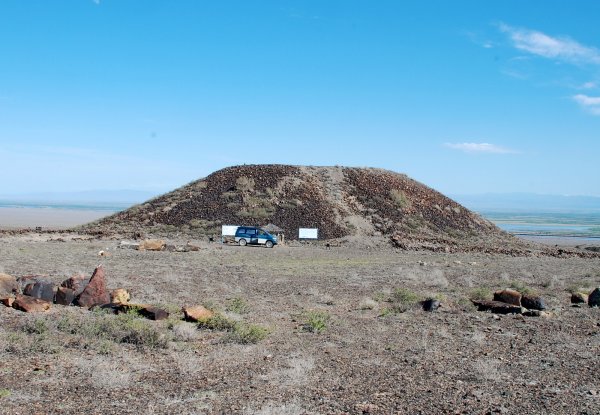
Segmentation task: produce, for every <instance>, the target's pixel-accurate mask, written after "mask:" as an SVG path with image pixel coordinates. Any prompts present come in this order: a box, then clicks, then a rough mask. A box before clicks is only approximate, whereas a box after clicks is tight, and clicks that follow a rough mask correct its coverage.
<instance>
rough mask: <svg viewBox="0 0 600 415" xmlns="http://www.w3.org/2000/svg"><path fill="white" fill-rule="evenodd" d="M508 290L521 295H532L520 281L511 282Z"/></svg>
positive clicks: (529, 289)
mask: <svg viewBox="0 0 600 415" xmlns="http://www.w3.org/2000/svg"><path fill="white" fill-rule="evenodd" d="M509 288H512V289H513V290H515V291H518V292H520V293H521V294H533V290H532V289H531V288H529V287H528V286H527V285H525V283H524V282H522V281H511V283H510V284H509Z"/></svg>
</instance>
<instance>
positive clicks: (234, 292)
mask: <svg viewBox="0 0 600 415" xmlns="http://www.w3.org/2000/svg"><path fill="white" fill-rule="evenodd" d="M117 243H118V241H102V240H91V241H67V242H56V241H52V242H48V241H45V240H35V238H33V237H31V236H28V235H22V236H5V237H3V238H1V239H0V271H1V272H5V273H8V274H11V275H14V276H21V275H26V274H48V275H49V278H50V279H51V280H53V281H54V282H56V283H59V282H61V281H62V280H63V279H65V278H66V277H68V276H70V275H72V274H75V273H78V272H84V273H86V274H88V275H89V274H91V272H92V271H93V269H94V267H95V266H97V265H98V264H99V263H103V264H104V267H105V269H106V273H107V277H108V283H109V286H110V287H111V288H117V287H123V288H126V289H128V290H129V291H130V292H131V294H132V297H133V298H132V300H133V301H135V302H140V303H152V304H157V305H163V306H164V307H166V308H168V309H170V310H171V311H175V310H177V309H178V308H179V307H181V306H182V305H186V304H199V303H204V304H210V305H212V306H213V307H215V308H216V309H220V310H226V308H227V307H228V304H231V301H232V299H234V298H237V299H238V300H241V301H243V303H244V304H245V305H246V306H247V307H246V309H247V310H244V311H247V312H245V313H234V312H228V313H226V314H227V315H228V316H229V317H231V318H233V319H241V320H244V321H245V322H248V323H252V324H259V325H261V326H264V327H267V328H268V329H269V330H270V333H269V335H268V336H267V337H266V339H264V340H262V341H261V342H259V343H258V344H250V345H244V344H237V343H224V342H222V341H220V339H222V337H223V336H224V334H223V333H221V332H218V331H215V332H213V331H205V330H197V329H196V328H195V327H193V326H192V327H191V329H190V325H189V323H184V325H180V324H174V323H173V322H171V324H170V325H169V323H168V322H164V321H163V322H148V324H151V325H153V326H154V328H156V329H157V330H158V331H159V332H160V333H162V334H163V335H164V336H166V338H168V339H169V341H168V342H167V343H166V347H165V348H162V347H158V348H139V347H135V346H133V345H130V344H123V343H112V344H109V345H106V344H103V345H102V347H100V346H98V345H97V344H96V343H94V342H89V343H86V341H85V339H83V340H82V339H81V338H77V337H73V336H71V335H69V334H68V333H65V332H64V331H58V330H57V329H56V321H58V320H60V319H62V318H64V317H65V316H67V315H69V316H76V317H77V318H82V319H88V318H89V319H90V321H91V319H93V313H91V312H86V311H83V310H81V309H78V308H75V307H69V308H64V307H60V306H53V308H52V309H51V311H50V312H49V313H47V314H45V315H27V314H25V313H21V312H19V311H16V310H13V309H10V308H5V307H3V306H0V322H1V325H0V357H1V358H0V371H1V372H2V377H1V378H0V390H5V391H8V392H4V394H5V395H7V396H5V397H3V398H0V405H1V408H2V412H3V413H6V414H29V413H121V414H123V413H132V414H133V413H181V414H194V413H227V414H229V413H247V414H253V413H258V414H305V413H306V414H342V413H349V414H361V413H373V414H392V413H399V414H404V413H428V414H429V413H473V414H479V413H488V412H489V413H511V414H518V413H522V414H533V413H539V414H548V413H565V414H576V413H579V414H595V413H597V411H598V407H599V405H600V386H599V385H598V367H599V365H600V310H599V309H591V308H589V307H587V306H585V307H582V308H572V307H570V304H569V294H568V292H567V289H568V288H572V287H574V286H586V287H587V288H588V289H591V288H592V287H595V286H600V259H597V258H596V259H578V258H570V259H559V258H513V257H508V256H500V255H484V254H469V255H467V254H441V253H429V252H401V251H396V250H391V249H389V250H388V249H377V250H375V249H371V250H360V249H353V248H348V247H344V248H334V249H331V250H326V249H323V248H317V247H296V248H292V247H276V248H275V249H265V248H250V247H247V248H240V247H236V246H220V245H218V244H204V245H202V247H203V249H202V250H201V251H199V252H188V253H172V252H138V251H134V250H121V249H116V246H117ZM100 250H106V251H108V252H109V253H110V256H108V257H98V255H97V254H98V252H99V251H100ZM511 284H512V285H522V286H523V285H524V286H527V287H529V288H530V289H532V290H534V291H536V292H538V293H539V294H541V295H543V296H544V297H545V298H546V300H547V303H548V304H549V308H550V310H549V311H550V312H551V314H552V316H551V317H549V318H533V317H531V318H524V317H521V316H495V315H492V314H489V313H483V312H478V311H475V310H474V309H473V308H472V307H471V306H470V305H469V302H468V301H467V298H468V296H469V295H470V294H472V293H473V292H474V291H476V290H478V289H479V290H480V291H481V289H482V288H486V287H487V288H489V289H491V290H494V289H500V288H505V287H506V286H509V285H511ZM398 288H403V289H407V290H410V291H412V292H414V293H416V294H418V295H419V296H420V297H422V298H424V297H425V296H430V295H436V296H438V297H440V296H441V298H442V303H443V307H442V308H441V309H440V310H439V311H438V312H435V313H426V312H423V311H422V310H420V309H419V308H418V307H416V306H415V307H408V310H407V311H405V312H397V313H396V312H390V311H386V310H389V309H390V307H391V305H392V303H389V302H387V301H386V300H388V299H389V298H390V297H391V296H393V291H394V290H395V289H398ZM315 310H316V311H322V312H323V313H324V315H327V316H329V320H328V321H327V323H326V328H325V329H324V330H323V331H322V332H320V333H311V332H308V331H306V330H304V326H303V325H304V323H305V322H306V321H305V319H306V315H307V314H306V313H307V312H310V311H315ZM35 320H43V321H44V327H46V329H44V330H37V331H36V330H31V327H32V324H33V325H34V326H35ZM40 324H41V323H40ZM36 327H37V326H36ZM105 346H106V347H105Z"/></svg>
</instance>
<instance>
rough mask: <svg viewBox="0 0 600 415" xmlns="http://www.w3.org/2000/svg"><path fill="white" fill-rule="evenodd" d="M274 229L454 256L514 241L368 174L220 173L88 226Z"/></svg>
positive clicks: (392, 180)
mask: <svg viewBox="0 0 600 415" xmlns="http://www.w3.org/2000/svg"><path fill="white" fill-rule="evenodd" d="M269 223H272V224H274V225H276V226H278V227H280V228H282V229H283V230H284V232H285V235H286V239H287V240H293V239H297V236H298V228H300V227H315V228H319V236H320V239H327V240H329V239H340V238H342V240H344V239H345V240H355V241H362V242H365V241H367V240H380V241H381V240H387V241H392V242H393V243H395V244H396V245H397V246H400V247H404V248H410V247H413V246H416V245H418V246H420V247H425V248H427V247H430V248H431V249H433V250H438V249H441V248H442V247H443V248H444V249H445V250H449V249H452V247H453V246H456V245H460V244H464V243H467V244H469V245H477V244H480V243H483V242H492V241H496V242H501V241H511V242H515V240H514V239H513V238H512V237H510V236H509V235H508V234H506V233H504V232H502V231H500V230H499V229H498V228H496V227H495V226H494V225H493V224H492V223H490V222H489V221H487V220H485V219H483V218H481V217H480V216H478V215H477V214H475V213H473V212H471V211H469V210H468V209H466V208H464V207H463V206H461V205H459V204H458V203H456V202H454V201H453V200H451V199H449V198H447V197H445V196H444V195H442V194H441V193H439V192H436V191H435V190H433V189H431V188H429V187H427V186H425V185H423V184H421V183H419V182H417V181H415V180H412V179H410V178H409V177H407V176H406V175H403V174H398V173H394V172H391V171H386V170H381V169H373V168H350V167H304V166H287V165H244V166H235V167H229V168H225V169H223V170H219V171H217V172H215V173H213V174H211V175H209V176H208V177H206V178H203V179H200V180H197V181H194V182H192V183H190V184H188V185H185V186H183V187H181V188H179V189H176V190H174V191H172V192H170V193H167V194H164V195H162V196H159V197H157V198H155V199H152V200H149V201H148V202H146V203H143V204H141V205H137V206H134V207H132V208H130V209H128V210H125V211H123V212H119V213H116V214H114V215H112V216H109V217H107V218H104V219H102V220H100V221H97V222H94V223H91V224H88V225H85V226H84V227H83V228H82V230H84V231H87V232H90V233H102V234H121V235H132V234H138V233H141V234H154V235H169V234H173V233H175V232H177V233H179V234H180V235H188V236H189V237H200V236H218V235H220V229H221V225H242V224H243V225H256V226H264V225H267V224H269Z"/></svg>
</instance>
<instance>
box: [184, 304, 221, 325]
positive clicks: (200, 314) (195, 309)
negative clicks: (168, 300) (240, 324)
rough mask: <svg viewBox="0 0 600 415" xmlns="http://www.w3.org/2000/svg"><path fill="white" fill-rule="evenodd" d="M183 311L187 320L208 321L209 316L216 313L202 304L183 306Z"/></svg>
mask: <svg viewBox="0 0 600 415" xmlns="http://www.w3.org/2000/svg"><path fill="white" fill-rule="evenodd" d="M181 311H183V315H184V317H185V319H186V320H187V321H194V322H198V321H206V320H208V319H209V318H211V317H213V316H214V315H215V313H213V312H212V311H210V310H209V309H208V308H206V307H203V306H201V305H196V306H190V307H187V306H186V307H183V308H182V309H181Z"/></svg>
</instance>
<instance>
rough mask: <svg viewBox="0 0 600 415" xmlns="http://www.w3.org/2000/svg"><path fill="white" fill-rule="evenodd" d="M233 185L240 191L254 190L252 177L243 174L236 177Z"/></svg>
mask: <svg viewBox="0 0 600 415" xmlns="http://www.w3.org/2000/svg"><path fill="white" fill-rule="evenodd" d="M235 186H236V188H237V189H238V190H240V191H242V192H252V191H253V190H254V179H253V178H251V177H250V178H248V177H245V176H241V177H238V178H237V180H236V181H235Z"/></svg>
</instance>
